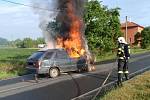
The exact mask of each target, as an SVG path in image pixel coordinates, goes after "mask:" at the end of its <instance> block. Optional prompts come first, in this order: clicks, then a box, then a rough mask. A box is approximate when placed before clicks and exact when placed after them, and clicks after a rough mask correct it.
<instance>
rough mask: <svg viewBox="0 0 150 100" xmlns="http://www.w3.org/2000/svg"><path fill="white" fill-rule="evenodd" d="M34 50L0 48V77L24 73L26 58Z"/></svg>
mask: <svg viewBox="0 0 150 100" xmlns="http://www.w3.org/2000/svg"><path fill="white" fill-rule="evenodd" d="M36 50H37V49H20V48H0V79H5V78H9V77H13V76H17V75H22V74H24V73H25V66H26V59H27V58H28V57H29V56H30V55H31V54H32V53H33V52H35V51H36Z"/></svg>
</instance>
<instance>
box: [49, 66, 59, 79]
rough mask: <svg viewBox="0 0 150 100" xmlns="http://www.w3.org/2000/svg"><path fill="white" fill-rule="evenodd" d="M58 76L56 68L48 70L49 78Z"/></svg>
mask: <svg viewBox="0 0 150 100" xmlns="http://www.w3.org/2000/svg"><path fill="white" fill-rule="evenodd" d="M59 74H60V72H59V70H58V68H51V69H50V70H49V76H50V77H51V78H55V77H57V76H59Z"/></svg>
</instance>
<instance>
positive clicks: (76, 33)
mask: <svg viewBox="0 0 150 100" xmlns="http://www.w3.org/2000/svg"><path fill="white" fill-rule="evenodd" d="M67 8H68V9H67V13H68V17H69V18H70V19H71V22H70V24H71V27H70V32H69V38H68V39H67V40H63V38H61V37H58V38H57V48H64V49H66V51H67V52H68V53H69V55H70V57H73V58H77V57H80V56H81V55H84V53H85V49H84V48H83V46H82V38H81V35H82V33H81V26H82V25H83V22H82V20H80V18H79V17H78V16H77V15H75V12H74V11H75V10H74V8H73V4H72V0H70V1H69V3H68V4H67Z"/></svg>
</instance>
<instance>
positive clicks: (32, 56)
mask: <svg viewBox="0 0 150 100" xmlns="http://www.w3.org/2000/svg"><path fill="white" fill-rule="evenodd" d="M44 53H45V52H44V51H38V52H35V53H33V54H32V55H31V56H30V57H29V59H36V60H38V59H40V58H41V57H42V56H43V54H44Z"/></svg>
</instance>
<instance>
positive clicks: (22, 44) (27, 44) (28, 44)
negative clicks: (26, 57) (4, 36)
mask: <svg viewBox="0 0 150 100" xmlns="http://www.w3.org/2000/svg"><path fill="white" fill-rule="evenodd" d="M38 44H45V41H44V39H43V38H37V39H36V40H34V39H31V38H24V39H23V40H21V39H16V40H14V41H10V42H9V46H13V47H17V48H37V47H38Z"/></svg>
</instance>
